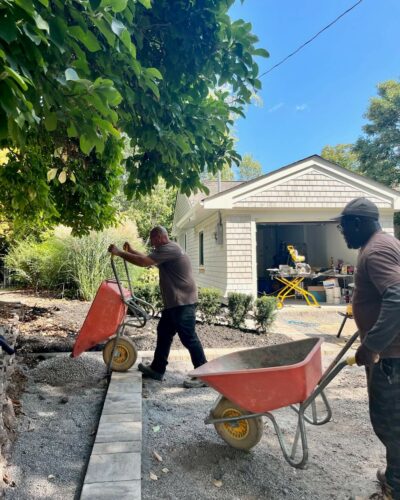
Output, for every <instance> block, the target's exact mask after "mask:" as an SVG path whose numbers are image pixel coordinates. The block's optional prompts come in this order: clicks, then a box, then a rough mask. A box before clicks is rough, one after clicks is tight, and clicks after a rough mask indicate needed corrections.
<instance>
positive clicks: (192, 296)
mask: <svg viewBox="0 0 400 500" xmlns="http://www.w3.org/2000/svg"><path fill="white" fill-rule="evenodd" d="M150 243H151V245H152V247H153V251H152V252H151V253H150V254H149V255H145V254H143V253H141V252H138V251H137V250H134V249H133V248H132V247H131V246H130V245H129V243H125V245H124V250H123V251H121V250H119V249H118V248H117V247H116V246H115V245H110V247H109V249H108V251H109V252H110V253H112V254H113V255H117V256H118V257H122V258H123V259H124V260H126V261H127V262H130V263H131V264H135V265H136V266H140V267H148V266H157V267H158V270H159V279H160V289H161V295H162V298H163V302H164V310H163V311H162V313H161V319H160V321H159V323H158V326H157V345H156V350H155V352H154V358H153V361H152V362H151V363H150V364H142V363H139V365H138V368H139V370H140V371H141V372H142V373H143V376H145V377H149V378H153V379H155V380H162V379H163V377H164V373H165V370H166V368H167V364H168V356H169V351H170V349H171V344H172V341H173V338H174V335H175V333H178V335H179V338H180V340H181V342H182V344H183V345H184V346H185V347H186V349H188V351H189V353H190V357H191V359H192V363H193V366H194V367H195V368H197V367H198V366H201V365H203V364H204V363H206V362H207V360H206V357H205V354H204V350H203V346H202V345H201V342H200V340H199V338H198V336H197V334H196V330H195V327H196V302H197V287H196V283H195V281H194V278H193V273H192V266H191V263H190V260H189V257H188V256H187V255H186V254H185V252H184V251H183V250H182V248H181V247H180V246H179V245H178V244H177V243H175V242H173V241H170V239H169V237H168V232H167V230H166V229H165V228H164V227H162V226H156V227H154V228H153V229H152V230H151V232H150ZM183 385H184V387H186V388H194V387H204V386H205V385H206V384H204V383H203V382H202V381H201V380H199V379H196V378H193V377H192V378H188V379H186V380H185V381H184V383H183Z"/></svg>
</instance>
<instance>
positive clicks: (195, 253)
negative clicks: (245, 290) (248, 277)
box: [187, 214, 226, 295]
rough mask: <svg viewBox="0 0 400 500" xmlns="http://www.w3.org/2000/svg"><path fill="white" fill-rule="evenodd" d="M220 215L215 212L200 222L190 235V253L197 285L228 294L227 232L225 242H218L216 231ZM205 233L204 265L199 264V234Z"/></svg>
mask: <svg viewBox="0 0 400 500" xmlns="http://www.w3.org/2000/svg"><path fill="white" fill-rule="evenodd" d="M218 220H219V219H218V215H217V214H214V215H212V216H211V217H209V218H208V219H206V220H204V221H203V222H202V223H200V224H198V225H197V226H196V228H195V230H194V231H193V232H192V234H191V236H190V248H188V252H187V253H188V255H189V257H190V259H191V261H192V267H193V273H194V276H195V280H196V283H197V286H200V287H214V288H218V289H219V290H221V293H222V295H226V246H225V245H226V243H225V234H224V236H223V244H222V245H220V244H217V242H216V240H215V231H216V226H217V223H218ZM201 231H203V234H204V266H203V267H200V265H199V234H200V232H201Z"/></svg>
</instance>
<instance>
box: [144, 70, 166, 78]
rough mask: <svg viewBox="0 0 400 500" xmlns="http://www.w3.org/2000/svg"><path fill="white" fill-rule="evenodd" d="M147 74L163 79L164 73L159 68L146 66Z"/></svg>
mask: <svg viewBox="0 0 400 500" xmlns="http://www.w3.org/2000/svg"><path fill="white" fill-rule="evenodd" d="M146 75H148V76H150V77H152V78H157V79H158V80H162V79H163V77H162V74H161V73H160V71H159V70H158V69H157V68H146Z"/></svg>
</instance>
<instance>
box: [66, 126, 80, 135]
mask: <svg viewBox="0 0 400 500" xmlns="http://www.w3.org/2000/svg"><path fill="white" fill-rule="evenodd" d="M67 134H68V137H78V131H77V130H76V127H75V125H74V124H73V123H71V125H70V126H69V127H68V128H67Z"/></svg>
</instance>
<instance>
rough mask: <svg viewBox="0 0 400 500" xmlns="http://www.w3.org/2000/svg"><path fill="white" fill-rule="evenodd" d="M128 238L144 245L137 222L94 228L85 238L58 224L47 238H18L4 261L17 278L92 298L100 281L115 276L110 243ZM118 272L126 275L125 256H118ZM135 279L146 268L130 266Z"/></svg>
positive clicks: (45, 287) (38, 285)
mask: <svg viewBox="0 0 400 500" xmlns="http://www.w3.org/2000/svg"><path fill="white" fill-rule="evenodd" d="M126 240H129V241H130V242H131V243H132V246H136V247H139V248H142V244H141V242H140V240H138V237H137V231H136V226H135V225H134V224H133V223H131V222H128V223H125V224H124V225H122V226H119V227H118V228H113V229H107V230H105V231H102V232H91V233H90V234H89V235H87V236H83V237H82V238H75V237H72V236H71V234H70V230H69V229H67V228H65V227H63V226H59V227H58V228H56V230H55V232H54V234H53V235H52V236H50V237H48V238H47V239H46V240H45V241H42V242H36V241H33V240H24V241H19V242H15V243H14V244H13V245H12V246H11V248H10V251H9V254H8V255H7V257H6V259H5V262H6V265H7V267H9V268H10V269H11V270H12V271H13V272H14V277H15V280H16V281H17V282H18V283H20V284H22V285H27V286H32V287H34V288H35V289H36V290H37V289H56V288H58V287H59V286H60V285H64V286H65V287H66V288H67V289H68V290H69V292H70V295H72V296H75V297H79V298H81V299H83V300H91V299H93V297H94V295H95V294H96V291H97V289H98V287H99V285H100V283H101V282H102V281H103V280H105V279H108V278H113V277H114V276H113V273H112V269H111V266H110V254H109V253H108V251H107V249H108V246H109V245H110V243H115V244H116V245H118V246H119V247H122V245H123V243H124V242H125V241H126ZM115 264H116V266H117V269H118V275H119V277H120V278H121V279H124V278H125V277H126V276H125V269H124V265H123V261H122V259H115ZM130 272H131V275H132V276H133V281H135V280H136V279H138V277H139V276H140V275H141V274H142V273H143V272H144V269H142V268H139V267H137V266H130Z"/></svg>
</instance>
